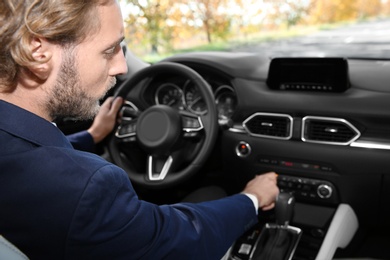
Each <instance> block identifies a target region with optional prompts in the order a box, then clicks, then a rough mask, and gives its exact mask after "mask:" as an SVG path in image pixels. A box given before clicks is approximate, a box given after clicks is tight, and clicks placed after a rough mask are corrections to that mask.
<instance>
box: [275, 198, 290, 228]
mask: <svg viewBox="0 0 390 260" xmlns="http://www.w3.org/2000/svg"><path fill="white" fill-rule="evenodd" d="M294 205H295V198H294V196H293V195H291V194H290V193H287V192H282V193H279V195H278V197H277V198H276V203H275V217H276V224H277V225H281V226H287V225H288V224H289V222H290V221H291V219H292V216H293V212H294Z"/></svg>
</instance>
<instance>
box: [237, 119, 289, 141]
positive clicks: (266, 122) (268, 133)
mask: <svg viewBox="0 0 390 260" xmlns="http://www.w3.org/2000/svg"><path fill="white" fill-rule="evenodd" d="M243 126H244V128H245V129H246V131H247V132H248V133H249V134H250V135H253V136H259V137H265V138H274V139H283V140H288V139H290V138H291V136H292V126H293V119H292V117H291V116H289V115H285V114H274V113H255V114H253V115H251V116H250V117H248V118H247V119H246V120H245V121H244V123H243Z"/></svg>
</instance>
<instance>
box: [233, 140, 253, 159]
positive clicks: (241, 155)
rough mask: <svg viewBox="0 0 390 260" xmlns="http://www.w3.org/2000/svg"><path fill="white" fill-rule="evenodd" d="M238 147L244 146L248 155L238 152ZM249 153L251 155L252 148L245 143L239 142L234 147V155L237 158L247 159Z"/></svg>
mask: <svg viewBox="0 0 390 260" xmlns="http://www.w3.org/2000/svg"><path fill="white" fill-rule="evenodd" d="M240 145H245V146H246V147H247V149H248V153H246V154H243V153H241V152H240ZM251 153H252V147H251V146H250V145H249V144H248V143H247V142H244V141H240V142H239V143H238V144H237V146H236V155H237V156H238V157H241V158H245V157H248V156H249V155H250V154H251Z"/></svg>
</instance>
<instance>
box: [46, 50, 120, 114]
mask: <svg viewBox="0 0 390 260" xmlns="http://www.w3.org/2000/svg"><path fill="white" fill-rule="evenodd" d="M73 52H74V48H65V51H64V58H63V60H62V64H61V68H60V71H59V73H58V76H57V81H56V84H55V86H54V87H53V88H51V90H50V92H49V95H48V99H47V102H46V109H47V111H48V112H49V115H50V117H51V118H53V119H56V118H64V117H71V118H73V119H76V120H89V119H93V118H94V117H95V116H96V114H97V113H98V111H99V109H100V103H99V100H100V99H101V98H103V96H104V95H103V96H102V97H99V98H96V97H92V96H90V95H88V93H87V92H86V91H85V90H84V89H83V88H82V86H81V84H80V82H81V80H80V79H81V78H80V74H79V72H78V70H77V64H76V60H75V55H74V53H73ZM115 83H116V78H115V77H113V78H112V79H111V81H110V84H109V86H108V87H107V91H108V90H109V89H110V88H111V87H113V86H114V85H115Z"/></svg>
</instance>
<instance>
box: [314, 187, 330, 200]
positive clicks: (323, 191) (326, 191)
mask: <svg viewBox="0 0 390 260" xmlns="http://www.w3.org/2000/svg"><path fill="white" fill-rule="evenodd" d="M317 194H318V196H319V197H320V198H322V199H328V198H330V196H332V188H331V187H330V186H328V185H326V184H321V185H319V186H318V188H317Z"/></svg>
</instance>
